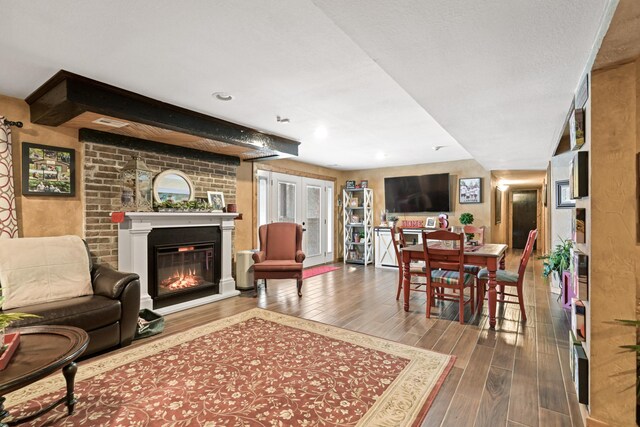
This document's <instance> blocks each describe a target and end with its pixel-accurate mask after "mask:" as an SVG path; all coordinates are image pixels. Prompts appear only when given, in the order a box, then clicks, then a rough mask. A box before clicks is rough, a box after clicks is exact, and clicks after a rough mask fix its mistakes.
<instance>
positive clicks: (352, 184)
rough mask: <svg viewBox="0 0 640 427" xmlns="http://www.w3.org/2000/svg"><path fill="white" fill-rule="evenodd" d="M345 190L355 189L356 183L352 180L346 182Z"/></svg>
mask: <svg viewBox="0 0 640 427" xmlns="http://www.w3.org/2000/svg"><path fill="white" fill-rule="evenodd" d="M346 188H347V190H353V189H355V188H356V181H355V180H354V179H349V180H347V183H346Z"/></svg>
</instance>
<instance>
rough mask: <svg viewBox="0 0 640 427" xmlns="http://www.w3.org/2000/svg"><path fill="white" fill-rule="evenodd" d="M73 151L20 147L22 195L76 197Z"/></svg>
mask: <svg viewBox="0 0 640 427" xmlns="http://www.w3.org/2000/svg"><path fill="white" fill-rule="evenodd" d="M75 164H76V151H75V150H74V149H73V148H63V147H53V146H50V145H40V144H32V143H30V142H24V143H23V144H22V194H23V195H25V196H60V197H72V196H75V195H76V167H75Z"/></svg>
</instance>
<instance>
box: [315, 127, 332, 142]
mask: <svg viewBox="0 0 640 427" xmlns="http://www.w3.org/2000/svg"><path fill="white" fill-rule="evenodd" d="M313 134H314V135H315V137H316V138H318V139H324V138H326V137H327V135H328V134H329V132H328V131H327V128H326V127H324V126H318V127H317V128H316V131H315V132H314V133H313Z"/></svg>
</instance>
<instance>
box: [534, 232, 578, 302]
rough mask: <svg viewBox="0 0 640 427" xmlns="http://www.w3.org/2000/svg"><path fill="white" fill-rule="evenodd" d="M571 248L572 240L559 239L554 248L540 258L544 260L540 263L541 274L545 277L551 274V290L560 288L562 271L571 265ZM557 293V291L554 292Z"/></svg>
mask: <svg viewBox="0 0 640 427" xmlns="http://www.w3.org/2000/svg"><path fill="white" fill-rule="evenodd" d="M572 248H573V242H572V241H571V240H569V239H566V240H564V239H562V238H561V239H560V243H559V244H557V245H556V247H555V249H554V250H553V251H551V253H549V254H546V255H543V256H541V257H540V259H543V260H545V261H544V262H543V263H542V266H543V270H542V275H543V276H544V277H546V278H548V277H549V275H551V278H552V284H553V285H554V286H555V289H554V288H553V287H552V288H551V290H552V291H556V290H559V289H560V278H561V277H562V273H563V272H564V271H566V270H568V269H569V266H570V265H571V249H572ZM556 293H558V292H556Z"/></svg>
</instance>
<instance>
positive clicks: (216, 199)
mask: <svg viewBox="0 0 640 427" xmlns="http://www.w3.org/2000/svg"><path fill="white" fill-rule="evenodd" d="M207 199H208V200H209V204H210V205H211V211H212V212H222V211H223V209H224V206H225V204H224V194H223V193H222V191H207Z"/></svg>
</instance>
